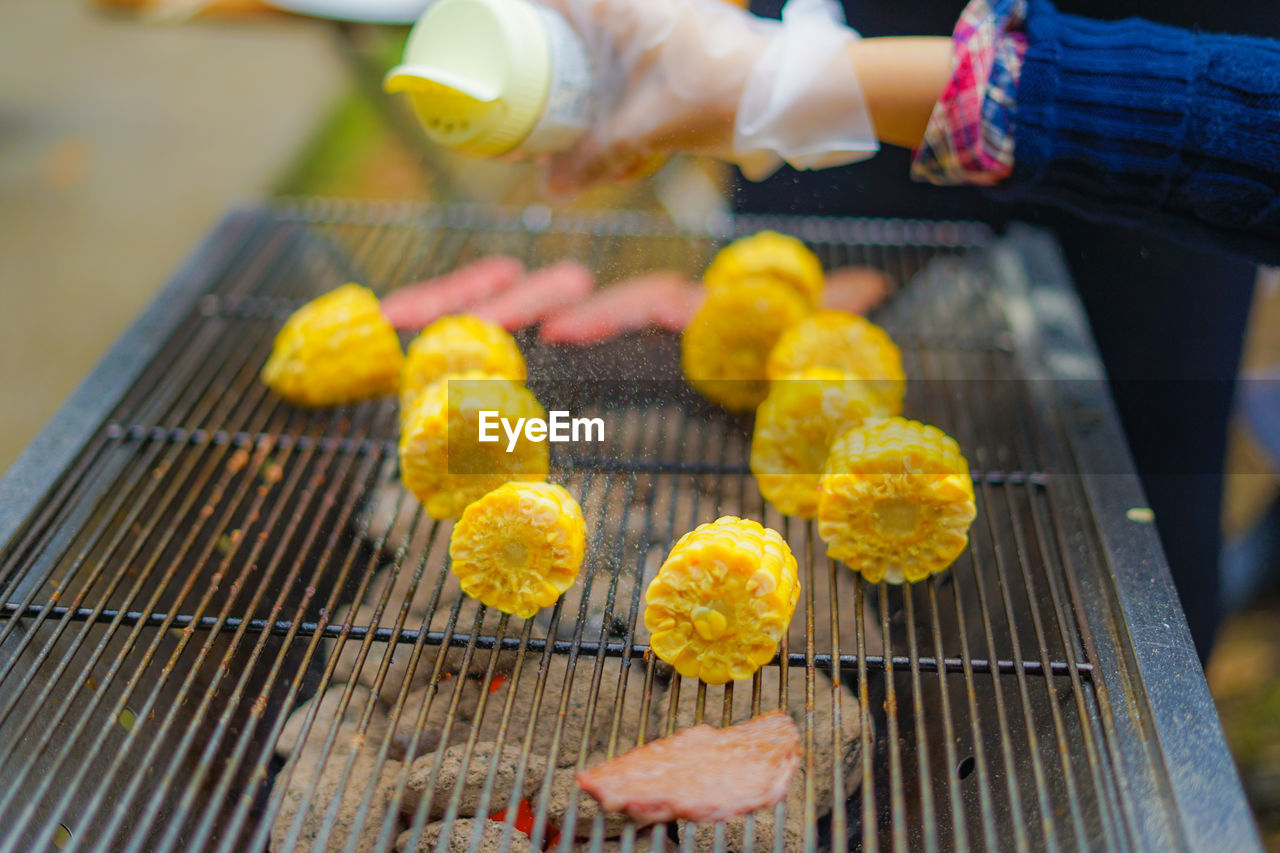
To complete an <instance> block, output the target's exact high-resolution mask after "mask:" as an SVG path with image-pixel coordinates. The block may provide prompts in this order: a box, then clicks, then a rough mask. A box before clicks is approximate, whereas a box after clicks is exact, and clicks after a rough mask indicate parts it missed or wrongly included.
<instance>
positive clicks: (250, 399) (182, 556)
mask: <svg viewBox="0 0 1280 853" xmlns="http://www.w3.org/2000/svg"><path fill="white" fill-rule="evenodd" d="M297 245H298V243H297V240H293V241H288V242H285V243H284V245H283V246H280V247H279V254H278V255H275V256H271V257H270V261H271V263H270V264H266V263H262V261H261V256H260V257H259V261H257V263H251V264H250V265H248V268H250V269H255V268H257V274H266V273H268V272H269V270H273V269H280V268H282V266H284V265H285V264H287V261H288V257H289V255H291V252H292V251H296V248H297ZM236 345H237V342H236V341H234V339H227V338H225V337H224V338H221V346H223V347H224V348H228V350H229V352H228V353H227V355H232V353H237V348H236ZM201 355H202V356H205V357H204V360H205V361H206V362H207V364H219V362H220V361H221V359H220V357H219V353H218V352H216V351H215V352H212V353H201ZM264 355H265V350H264V348H262V345H261V343H259V346H257V347H256V348H252V347H251V348H247V351H246V352H243V357H242V360H241V364H239V366H238V368H233V371H232V373H233V375H238V377H239V378H241V379H242V380H243V382H246V383H248V382H251V378H252V377H253V375H255V374H256V366H257V365H259V364H260V359H261V357H262V356H264ZM223 357H227V356H223ZM227 364H233V365H234V364H236V361H234V360H230V361H228V362H227ZM178 375H180V373H179V374H178ZM236 384H237V383H236V382H234V380H233V382H232V383H230V386H229V388H225V389H223V393H221V396H220V400H221V401H223V403H221V405H234V406H236V407H237V409H238V411H241V412H242V414H241V415H239V416H241V418H250V419H252V418H253V415H255V412H260V411H264V410H265V409H266V407H268V406H269V405H270V407H271V409H273V410H275V411H276V412H279V411H280V407H279V405H278V403H275V402H274V401H271V400H270V398H269V397H268V394H265V393H264V392H262V391H261V389H259V388H253V389H252V392H251V393H248V394H244V396H242V394H238V393H234V392H232V391H230V389H232V388H234V387H236ZM179 402H180V400H179ZM275 418H276V420H279V418H280V416H279V414H276V415H275ZM268 450H269V448H262V451H264V456H265V452H266V451H268ZM230 460H232V457H225V459H223V456H215V457H211V459H210V460H209V461H207V462H206V465H211V466H219V465H225V466H228V467H236V464H233V462H232V461H230ZM197 461H198V459H193V460H192V464H193V465H195V464H196V462H197ZM250 485H251V480H250V478H242V479H241V483H239V484H238V485H237V487H236V489H234V496H236V497H234V498H233V500H232V502H230V503H229V506H228V508H227V510H225V511H224V512H223V514H221V515H220V517H219V519H218V521H216V523H214V524H212V525H211V526H210V525H209V520H210V519H211V517H212V515H211V514H209V512H206V511H204V510H202V511H201V512H200V514H197V516H196V517H195V519H192V521H193V525H192V529H191V533H189V534H188V537H187V539H186V540H184V542H183V544H182V548H180V549H179V551H178V553H177V555H174V557H173V561H174V565H178V564H182V562H184V561H186V560H187V555H188V553H189V548H192V546H193V544H195V543H196V534H197V533H198V532H200V529H202V528H204V529H209V530H228V529H230V525H232V523H233V519H234V517H236V511H237V508H238V507H241V506H242V503H243V500H244V497H246V496H247V494H248V493H250ZM219 493H220V492H215V494H219ZM265 497H266V494H265V491H264V489H260V491H259V494H257V496H256V498H255V500H253V502H252V503H251V506H250V510H248V512H247V514H246V515H244V517H246V519H256V517H257V515H259V510H260V507H261V505H262V502H264V501H265ZM209 506H212V505H209ZM264 529H269V528H264ZM219 544H220V542H219V539H215V538H214V537H212V535H210V537H209V538H207V540H206V543H205V544H204V546H202V547H201V551H200V556H198V557H196V558H195V565H197V566H204V565H206V561H207V560H209V558H210V557H211V556H212V552H214V549H215V548H218V547H219ZM260 547H261V543H260V542H259V543H255V549H256V548H260ZM225 551H227V553H225V555H224V558H223V561H221V565H220V566H219V569H218V571H216V573H215V575H214V576H212V578H211V579H206V580H209V581H210V583H211V585H210V588H209V589H207V590H206V592H205V596H204V597H202V599H201V603H200V606H197V608H196V615H197V616H198V615H201V613H202V612H204V610H205V607H207V606H209V603H210V602H211V599H212V597H214V593H215V592H216V589H218V585H219V583H218V581H219V579H220V578H221V576H223V575H224V573H225V570H227V567H228V566H229V565H230V561H232V558H233V556H234V551H236V547H230V548H227V549H225ZM248 570H250V566H248V565H246V567H244V569H243V570H242V573H241V576H239V578H238V579H237V580H234V581H233V584H232V589H233V590H234V589H238V588H239V587H241V585H242V584H243V581H244V580H246V579H247V574H246V573H248ZM197 576H198V575H197V573H192V574H191V575H189V576H188V580H187V583H186V584H184V585H183V588H182V589H180V590H179V598H178V601H179V602H180V601H183V599H184V598H186V596H187V594H189V593H191V590H192V589H193V585H195V581H196V580H197ZM228 608H229V602H228V607H227V608H224V611H225V610H228ZM165 628H166V629H168V628H169V625H165ZM215 635H216V630H215V631H214V633H212V634H210V637H209V639H207V640H206V644H205V647H204V648H201V649H200V653H198V656H197V661H202V660H204V657H205V656H206V654H207V652H209V651H210V644H211V643H212V640H214V637H215ZM188 638H189V634H183V637H182V639H180V642H179V644H178V648H177V649H174V651H173V653H172V656H170V658H169V661H168V662H166V663H165V665H164V667H163V669H161V676H160V679H159V681H157V683H156V684H155V685H154V692H152V693H151V694H150V695H148V697H147V698H146V699H145V703H143V706H142V708H143V710H142V711H141V712H140V713H138V717H140V719H150V715H151V710H152V708H154V707H155V703H156V702H157V701H159V697H160V689H161V688H163V686H164V684H165V683H166V681H168V676H169V675H170V674H172V672H173V670H174V669H175V666H177V663H178V661H179V658H180V656H182V653H183V651H184V648H186V644H187V639H188ZM161 639H163V634H159V633H157V634H156V635H155V638H154V640H152V643H151V644H150V647H148V648H147V651H146V652H145V653H143V658H142V662H141V663H140V666H138V667H137V670H136V671H134V674H133V676H131V679H129V681H128V684H127V686H125V693H124V695H122V697H120V699H119V701H118V704H119V706H122V707H123V706H124V702H125V701H128V698H129V697H131V695H132V693H133V690H134V688H136V686H137V685H138V683H140V681H141V678H142V675H143V671H145V669H146V666H147V665H148V662H150V661H151V658H152V656H154V654H155V653H156V651H157V649H159V643H160V640H161ZM197 669H198V666H192V667H191V670H189V674H192V675H193V674H195V672H196V670H197ZM189 685H191V675H188V679H187V681H186V683H184V689H189ZM172 719H173V716H172V708H170V715H169V716H168V717H166V720H172ZM140 729H142V726H138V727H137V729H134V730H132V731H131V733H129V738H128V739H127V740H125V744H124V747H123V748H122V749H120V752H119V753H118V754H116V760H115V761H114V762H113V767H115V768H116V770H118V768H119V767H120V766H123V765H122V763H120V762H122V760H123V757H124V754H125V753H127V752H128V749H129V748H131V747H132V745H133V744H134V743H136V740H137V734H138V730H140ZM192 730H195V725H193V726H192ZM157 743H159V740H157V739H156V740H152V742H151V745H152V751H154V748H155V745H156V744H157ZM104 745H105V736H102V735H100V736H99V738H97V739H96V740H95V743H93V744H92V747H91V752H90V754H91V756H93V754H99V753H100V752H101V751H102V749H104ZM84 766H86V767H87V763H86V765H84ZM113 772H114V771H113ZM136 780H137V776H134V777H133V779H131V780H129V784H131V788H129V790H132V786H136ZM72 793H73V788H72V786H69V788H68V790H67V792H65V794H64V802H65V799H67V798H68V797H70V794H72ZM102 795H104V792H102V789H97V790H95V795H93V799H92V800H91V807H90V809H88V813H90V815H92V813H93V809H95V808H96V807H97V804H99V803H100V802H101V798H102ZM59 811H61V809H59ZM120 813H122V812H120V811H118V812H116V815H120ZM113 831H114V830H113ZM100 838H101V836H100ZM106 838H108V841H109V839H110V833H108V835H106Z"/></svg>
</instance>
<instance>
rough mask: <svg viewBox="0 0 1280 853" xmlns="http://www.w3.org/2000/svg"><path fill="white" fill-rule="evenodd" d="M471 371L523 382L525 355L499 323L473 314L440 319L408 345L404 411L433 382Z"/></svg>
mask: <svg viewBox="0 0 1280 853" xmlns="http://www.w3.org/2000/svg"><path fill="white" fill-rule="evenodd" d="M468 370H479V371H482V372H484V373H488V374H491V375H493V376H501V377H504V378H506V379H514V380H515V381H517V382H523V381H524V377H525V364H524V356H523V355H522V354H521V353H520V347H519V346H517V345H516V339H515V338H513V337H511V334H510V333H509V332H507V330H506V329H504V328H502V327H501V326H499V325H498V324H496V323H490V322H488V321H487V320H482V319H480V318H479V317H473V316H471V315H470V314H454V315H451V316H448V317H441V318H440V319H439V320H436V321H435V322H434V323H432V324H431V325H430V326H427V327H426V328H425V329H423V330H422V333H421V334H419V335H418V336H417V337H416V338H414V339H413V342H412V343H410V344H409V350H408V352H407V353H406V355H405V361H404V371H403V372H402V373H401V376H400V407H401V411H408V410H409V409H411V408H412V407H413V401H414V400H415V399H417V397H418V395H419V394H421V393H422V389H423V388H425V387H426V386H428V385H430V384H431V383H432V382H435V381H436V380H439V379H443V378H444V377H445V376H447V375H449V374H451V373H463V372H465V371H468Z"/></svg>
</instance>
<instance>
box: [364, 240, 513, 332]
mask: <svg viewBox="0 0 1280 853" xmlns="http://www.w3.org/2000/svg"><path fill="white" fill-rule="evenodd" d="M523 276H524V264H522V263H521V262H520V261H518V260H516V259H515V258H509V257H507V256H505V255H490V256H489V257H487V258H481V259H480V260H478V261H476V262H474V263H471V264H468V265H467V266H465V267H459V268H458V269H456V270H454V271H453V272H449V273H445V274H444V275H442V276H438V277H437V278H432V279H428V280H426V281H419V282H415V283H413V284H406V285H405V286H404V287H401V288H398V289H397V290H394V291H392V292H391V293H389V294H387V298H386V299H383V300H382V313H383V315H384V316H385V317H386V318H387V319H388V320H390V321H391V325H393V326H395V327H396V328H397V329H421V328H422V327H423V326H426V325H428V324H429V323H431V322H433V321H435V320H438V319H440V318H441V317H443V316H445V315H446V314H456V313H458V312H459V311H465V310H466V309H467V308H469V307H470V306H472V305H474V304H475V303H477V302H479V301H481V300H483V299H488V298H490V297H492V296H496V295H497V294H499V293H502V292H503V291H506V290H508V289H510V288H511V287H512V286H514V285H515V284H516V283H517V282H519V281H520V279H521V278H522V277H523Z"/></svg>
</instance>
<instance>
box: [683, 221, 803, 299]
mask: <svg viewBox="0 0 1280 853" xmlns="http://www.w3.org/2000/svg"><path fill="white" fill-rule="evenodd" d="M757 279H763V280H767V281H778V282H781V283H783V284H786V285H788V286H789V287H791V288H793V289H794V290H795V292H796V293H798V294H800V295H801V296H803V297H804V298H805V299H806V300H807V301H808V302H809V304H810V305H811V306H813V305H817V304H818V303H819V302H821V301H822V291H823V290H824V289H825V288H826V276H825V275H824V274H823V272H822V262H821V261H819V260H818V256H817V255H815V254H814V253H813V252H811V251H809V249H808V247H807V246H805V244H804V243H801V242H800V241H799V240H797V239H796V238H795V237H790V236H788V235H786V234H779V233H778V232H777V231H760V232H758V233H756V234H753V235H751V236H750V237H743V238H742V239H741V240H734V241H733V242H732V243H730V244H729V245H728V246H725V247H724V248H723V249H721V250H720V251H719V252H717V253H716V256H715V257H714V258H712V259H711V264H710V265H709V266H708V267H707V271H706V272H705V273H703V276H702V280H703V283H705V284H706V286H707V288H708V289H709V290H711V291H715V290H718V289H720V288H722V287H737V286H739V285H742V284H745V283H747V282H749V281H754V280H757Z"/></svg>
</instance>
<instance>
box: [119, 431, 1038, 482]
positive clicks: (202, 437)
mask: <svg viewBox="0 0 1280 853" xmlns="http://www.w3.org/2000/svg"><path fill="white" fill-rule="evenodd" d="M107 438H109V439H112V440H116V441H160V442H170V443H179V444H181V443H186V444H190V445H196V446H198V445H203V444H213V445H224V444H229V445H231V446H233V447H240V448H250V447H261V446H263V445H270V446H271V447H274V448H277V449H286V448H289V449H292V448H296V449H299V450H313V449H314V450H322V451H326V452H330V451H331V452H334V453H356V454H368V453H382V454H384V455H394V454H395V453H396V452H397V450H398V446H399V445H398V443H397V442H396V441H394V440H391V439H372V438H363V439H354V438H349V437H337V436H323V435H321V436H314V435H290V434H279V435H276V434H270V433H262V432H260V433H255V434H250V433H247V432H234V433H232V432H227V431H226V430H219V429H204V428H200V427H196V428H194V429H188V428H186V427H163V426H143V425H141V424H134V425H132V426H128V427H126V426H124V425H123V424H110V425H109V426H108V427H107ZM551 464H552V466H553V467H558V468H562V469H590V468H594V469H599V470H601V471H607V472H614V473H623V474H630V473H654V474H675V475H679V474H720V475H724V476H746V475H748V474H750V473H751V468H750V466H749V465H746V464H733V463H725V464H723V465H722V464H713V463H709V462H697V461H685V460H677V459H669V458H668V459H662V458H659V459H652V458H645V457H641V456H621V457H606V456H593V455H589V454H582V453H573V452H571V451H562V450H559V449H558V448H557V449H555V450H553V451H552V452H551ZM969 475H970V477H971V478H972V479H973V481H974V482H975V483H987V484H990V485H994V486H1006V485H1008V486H1025V485H1033V486H1046V485H1048V483H1049V477H1050V475H1049V474H1047V473H1045V472H1043V471H1036V470H991V471H985V470H981V469H976V468H975V469H972V470H970V472H969Z"/></svg>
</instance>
